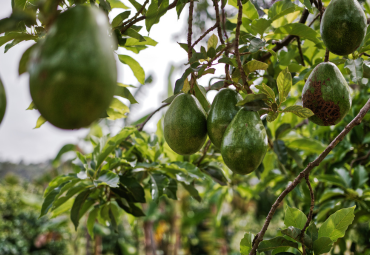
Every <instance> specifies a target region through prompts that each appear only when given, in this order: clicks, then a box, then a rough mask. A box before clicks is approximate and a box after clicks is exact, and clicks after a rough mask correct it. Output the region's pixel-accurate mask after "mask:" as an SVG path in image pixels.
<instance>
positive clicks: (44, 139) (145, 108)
mask: <svg viewBox="0 0 370 255" xmlns="http://www.w3.org/2000/svg"><path fill="white" fill-rule="evenodd" d="M124 3H125V4H126V5H129V2H128V1H124ZM122 11H123V10H122V9H114V10H113V12H112V13H111V15H112V17H114V16H115V15H116V14H118V13H120V12H122ZM10 14H11V0H1V1H0V19H3V18H5V17H8V16H9V15H10ZM185 18H186V15H185V14H184V13H183V15H182V19H180V20H177V16H176V11H175V10H174V9H173V10H171V11H169V12H168V13H167V14H166V15H165V16H164V17H162V18H161V21H160V23H159V24H157V25H154V26H153V27H152V29H151V31H150V34H149V36H150V37H151V38H152V39H154V40H156V41H157V42H158V45H157V46H156V47H150V48H149V49H146V50H144V51H142V52H140V53H139V54H134V53H132V52H130V51H127V50H123V49H121V50H119V52H118V53H120V54H126V55H130V56H132V57H133V58H135V59H136V60H137V61H138V62H139V63H140V64H141V66H142V67H143V68H144V70H145V72H146V74H150V73H151V74H153V76H154V83H153V84H151V85H149V86H148V88H145V89H144V90H143V92H144V93H145V95H146V96H144V95H143V96H141V97H139V98H137V99H138V101H139V105H138V106H137V107H135V111H134V114H135V116H132V119H138V118H139V117H141V116H144V115H145V113H148V112H150V110H151V109H153V110H154V109H156V108H157V107H158V106H160V104H161V101H162V100H163V99H164V98H165V97H166V96H167V84H168V83H167V75H168V72H169V67H170V65H171V64H175V65H181V64H183V63H185V61H186V58H187V54H186V52H185V51H184V50H183V49H181V48H180V47H179V45H178V44H177V43H176V41H175V40H174V38H173V34H174V33H177V34H178V33H179V32H181V29H184V28H186V27H185V26H184V21H185ZM141 25H144V24H141ZM142 34H143V33H142ZM144 35H145V33H144ZM183 40H184V39H183ZM33 43H34V42H33V41H32V42H30V41H28V42H22V43H20V44H18V45H17V46H15V47H13V48H11V49H10V50H9V51H8V52H7V53H5V54H4V46H5V45H3V46H2V47H0V77H1V79H2V81H3V83H4V86H5V90H6V93H7V100H8V105H7V111H6V114H5V117H4V120H3V122H2V123H1V124H0V161H5V160H9V161H12V162H19V161H20V160H24V161H25V162H27V163H31V162H32V163H36V162H41V161H44V160H47V159H51V158H53V157H55V155H56V153H57V152H58V151H59V149H60V148H61V147H62V146H63V145H64V144H66V143H76V142H78V141H79V139H81V138H83V137H84V136H85V135H86V134H87V130H86V129H81V130H78V131H63V130H60V129H57V128H55V127H54V126H52V125H50V124H48V123H46V124H44V125H43V126H42V127H41V128H39V129H33V128H34V127H35V124H36V120H37V118H38V117H39V113H38V112H37V111H36V110H33V111H26V110H25V109H26V108H27V107H28V106H29V104H30V103H31V101H32V99H31V97H30V93H29V88H28V74H23V75H22V76H18V63H19V60H20V58H21V56H22V54H23V52H24V51H25V50H26V49H27V48H28V47H29V46H30V45H32V44H33ZM117 68H118V82H122V83H125V84H133V85H137V83H138V82H137V80H136V78H135V77H134V76H133V74H132V72H131V70H130V69H129V68H128V67H127V66H125V65H123V64H121V63H119V62H118V63H117ZM180 75H181V73H177V74H175V76H174V77H173V81H172V82H173V84H174V82H175V80H176V79H178V78H179V76H180ZM203 83H204V84H203V85H205V84H206V80H203ZM207 96H208V95H207ZM209 96H210V97H213V96H214V93H211V94H210V95H209ZM161 114H163V113H158V114H157V115H156V116H155V117H154V118H153V120H152V121H151V122H150V123H148V125H147V127H146V130H147V131H150V132H151V131H155V124H156V122H157V121H158V120H159V118H160V117H161ZM121 123H122V121H117V122H116V129H115V130H117V129H118V128H119V127H120V125H121Z"/></svg>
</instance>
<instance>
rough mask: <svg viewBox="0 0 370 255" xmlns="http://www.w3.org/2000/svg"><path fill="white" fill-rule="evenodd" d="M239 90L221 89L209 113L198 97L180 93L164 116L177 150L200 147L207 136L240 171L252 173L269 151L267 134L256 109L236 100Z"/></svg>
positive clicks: (190, 150) (191, 150)
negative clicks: (239, 104) (245, 106)
mask: <svg viewBox="0 0 370 255" xmlns="http://www.w3.org/2000/svg"><path fill="white" fill-rule="evenodd" d="M240 100H242V97H241V96H240V94H239V93H238V92H236V91H234V90H231V89H223V90H221V91H220V92H219V93H218V94H217V95H216V97H215V99H214V100H213V103H212V106H211V109H210V111H209V113H208V117H207V113H206V112H205V111H204V109H203V107H202V105H201V104H200V102H199V101H198V99H197V98H196V97H194V96H193V95H191V94H187V93H185V94H180V95H179V96H177V97H176V98H175V99H174V100H173V102H172V103H171V105H170V108H169V109H168V111H167V112H166V115H165V118H164V137H165V139H166V141H167V143H168V145H169V146H170V147H171V149H172V150H174V151H175V152H176V153H178V154H181V155H190V154H193V153H196V152H197V151H199V150H200V149H201V148H202V146H203V144H204V142H205V141H206V139H207V134H208V136H209V138H210V140H211V141H212V143H213V144H214V145H215V146H216V147H217V148H219V149H220V150H221V155H222V157H223V159H224V162H225V164H226V165H227V166H228V167H229V168H230V169H231V170H232V171H233V172H234V173H238V174H243V175H244V174H249V173H251V172H253V171H254V170H256V169H257V168H258V166H259V165H260V164H261V163H262V160H263V158H264V157H265V154H266V151H267V134H266V130H265V127H264V125H263V123H262V121H261V119H260V117H259V115H258V113H257V112H252V111H248V110H246V109H245V108H243V107H238V106H236V104H237V103H238V102H239V101H240Z"/></svg>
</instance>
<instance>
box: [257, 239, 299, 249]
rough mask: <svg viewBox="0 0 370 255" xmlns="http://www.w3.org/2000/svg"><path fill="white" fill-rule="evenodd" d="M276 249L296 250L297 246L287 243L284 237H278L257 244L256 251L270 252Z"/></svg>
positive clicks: (293, 243)
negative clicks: (287, 248) (289, 248)
mask: <svg viewBox="0 0 370 255" xmlns="http://www.w3.org/2000/svg"><path fill="white" fill-rule="evenodd" d="M278 247H292V248H295V249H298V244H297V243H296V242H292V241H289V240H287V239H285V238H284V237H281V236H279V237H275V238H272V239H270V240H264V241H262V242H261V243H260V244H259V246H258V249H257V251H258V252H263V251H271V250H273V249H276V248H278Z"/></svg>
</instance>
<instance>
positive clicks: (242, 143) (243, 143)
mask: <svg viewBox="0 0 370 255" xmlns="http://www.w3.org/2000/svg"><path fill="white" fill-rule="evenodd" d="M266 152H267V134H266V130H265V127H264V126H263V123H262V121H261V119H260V117H259V115H258V113H257V112H252V111H248V110H246V109H245V108H242V109H240V110H239V112H238V113H237V114H236V115H235V117H234V119H233V120H232V121H231V123H230V125H229V126H228V127H227V129H226V131H225V134H224V137H223V139H222V144H221V155H222V157H223V159H224V162H225V164H226V165H227V166H228V167H229V168H230V169H231V171H233V172H234V173H237V174H249V173H251V172H253V171H254V170H256V169H257V168H258V166H259V165H260V164H261V163H262V161H263V158H264V157H265V154H266Z"/></svg>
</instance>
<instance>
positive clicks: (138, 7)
mask: <svg viewBox="0 0 370 255" xmlns="http://www.w3.org/2000/svg"><path fill="white" fill-rule="evenodd" d="M129 1H130V3H131V4H132V5H133V6H134V7H135V9H136V11H140V10H141V8H142V7H143V6H142V5H141V4H140V3H138V2H137V1H135V0H129ZM141 14H144V15H145V14H146V9H145V8H144V10H143V12H142V13H141Z"/></svg>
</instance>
